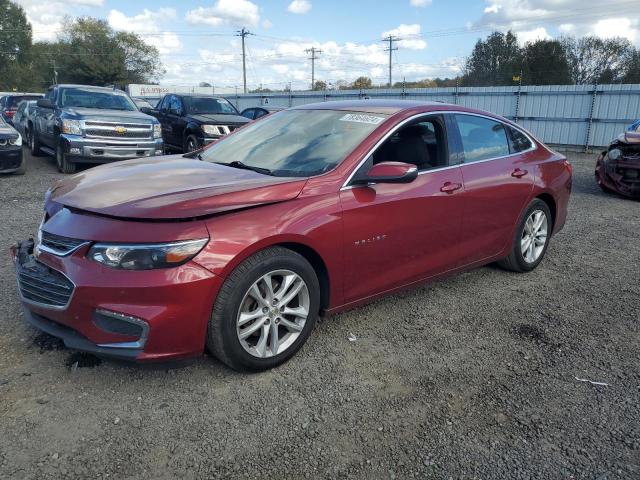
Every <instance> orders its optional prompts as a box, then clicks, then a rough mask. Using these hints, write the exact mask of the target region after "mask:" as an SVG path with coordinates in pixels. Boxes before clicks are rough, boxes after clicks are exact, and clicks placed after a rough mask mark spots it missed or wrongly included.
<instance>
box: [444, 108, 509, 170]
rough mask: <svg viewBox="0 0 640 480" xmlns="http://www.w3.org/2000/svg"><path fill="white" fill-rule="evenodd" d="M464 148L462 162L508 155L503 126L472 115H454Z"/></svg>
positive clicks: (507, 143) (505, 133) (507, 144)
mask: <svg viewBox="0 0 640 480" xmlns="http://www.w3.org/2000/svg"><path fill="white" fill-rule="evenodd" d="M455 117H456V122H457V124H458V130H460V137H461V139H462V149H463V150H464V163H470V162H477V161H479V160H487V159H489V158H497V157H504V156H506V155H509V142H508V140H507V132H506V130H505V126H504V125H503V124H502V123H500V122H496V121H494V120H489V119H488V118H484V117H476V116H474V115H456V116H455Z"/></svg>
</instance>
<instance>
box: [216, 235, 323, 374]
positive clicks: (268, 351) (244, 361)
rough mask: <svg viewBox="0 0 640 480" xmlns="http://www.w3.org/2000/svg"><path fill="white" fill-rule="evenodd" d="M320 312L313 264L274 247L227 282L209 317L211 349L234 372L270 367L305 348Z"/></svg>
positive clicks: (240, 267) (251, 259)
mask: <svg viewBox="0 0 640 480" xmlns="http://www.w3.org/2000/svg"><path fill="white" fill-rule="evenodd" d="M319 310H320V284H319V282H318V277H317V275H316V273H315V271H314V269H313V267H312V266H311V265H310V264H309V262H308V261H307V260H306V259H305V258H304V257H303V256H302V255H299V254H298V253H296V252H293V251H291V250H288V249H286V248H282V247H272V248H268V249H266V250H263V251H261V252H258V253H256V254H255V255H253V256H251V257H249V258H248V259H246V260H245V261H244V262H242V263H241V264H240V265H238V266H237V267H236V269H235V270H234V271H233V272H232V273H231V274H230V275H229V276H228V277H227V279H226V280H225V282H224V284H223V285H222V288H221V289H220V292H219V293H218V297H217V299H216V301H215V304H214V307H213V312H212V315H211V319H210V320H209V328H208V330H207V347H208V348H209V350H210V351H211V353H212V354H213V355H214V356H215V357H216V358H218V359H219V360H220V361H222V362H223V363H225V364H227V365H228V366H229V367H231V368H233V369H234V370H239V371H261V370H267V369H270V368H273V367H276V366H278V365H281V364H282V363H284V362H286V361H287V360H289V359H290V358H291V357H292V356H293V355H294V354H295V353H296V352H297V351H298V350H299V349H300V348H301V347H302V345H303V344H304V342H305V341H306V340H307V338H308V337H309V335H310V334H311V331H312V330H313V327H314V325H315V323H316V320H317V318H318V312H319Z"/></svg>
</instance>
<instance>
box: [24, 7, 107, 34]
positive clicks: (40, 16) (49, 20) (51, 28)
mask: <svg viewBox="0 0 640 480" xmlns="http://www.w3.org/2000/svg"><path fill="white" fill-rule="evenodd" d="M15 3H17V4H18V5H20V6H22V7H23V8H24V10H25V13H26V14H27V20H29V23H31V26H32V27H33V39H34V40H35V41H53V40H55V39H56V37H57V36H58V34H59V33H61V31H62V24H63V21H64V18H65V17H66V16H75V15H78V14H85V15H86V14H90V13H91V10H92V8H91V7H93V8H95V7H100V6H102V5H103V4H104V0H64V1H62V0H49V1H42V0H15Z"/></svg>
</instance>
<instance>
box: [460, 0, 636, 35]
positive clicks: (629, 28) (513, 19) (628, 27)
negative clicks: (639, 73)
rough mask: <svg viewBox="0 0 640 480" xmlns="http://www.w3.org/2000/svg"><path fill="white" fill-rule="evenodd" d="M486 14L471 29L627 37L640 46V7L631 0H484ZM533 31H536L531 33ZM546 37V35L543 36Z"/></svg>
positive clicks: (524, 33) (527, 33)
mask: <svg viewBox="0 0 640 480" xmlns="http://www.w3.org/2000/svg"><path fill="white" fill-rule="evenodd" d="M485 3H486V7H485V9H484V13H483V15H482V16H481V17H480V19H479V20H478V21H477V22H474V23H473V24H472V25H471V28H482V27H488V28H494V29H497V30H500V31H506V30H508V29H511V30H513V31H514V32H516V33H517V34H518V36H521V35H525V36H529V37H531V35H536V34H539V33H541V30H542V29H544V30H545V31H546V32H547V34H548V32H549V31H550V29H551V28H556V29H557V31H558V32H559V33H560V34H565V35H566V34H569V35H576V36H583V35H597V36H598V37H601V38H610V37H615V36H618V37H625V38H628V39H629V40H630V41H631V42H633V43H635V44H636V45H640V10H638V9H637V8H634V6H633V5H632V2H630V1H629V2H603V1H602V0H485ZM532 32H533V33H532ZM543 38H544V37H543Z"/></svg>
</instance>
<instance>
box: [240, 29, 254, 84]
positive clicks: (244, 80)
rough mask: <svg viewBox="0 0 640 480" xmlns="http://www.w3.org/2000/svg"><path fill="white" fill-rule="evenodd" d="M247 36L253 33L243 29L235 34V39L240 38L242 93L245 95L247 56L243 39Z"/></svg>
mask: <svg viewBox="0 0 640 480" xmlns="http://www.w3.org/2000/svg"><path fill="white" fill-rule="evenodd" d="M247 35H253V33H251V32H250V31H249V30H247V29H246V28H244V27H242V30H238V31H237V32H236V37H242V83H243V85H244V93H247V55H246V53H245V48H244V39H245V37H246V36H247Z"/></svg>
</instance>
